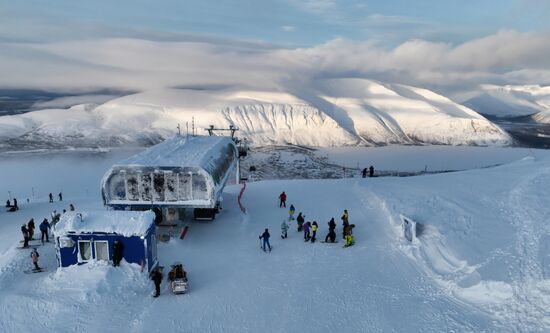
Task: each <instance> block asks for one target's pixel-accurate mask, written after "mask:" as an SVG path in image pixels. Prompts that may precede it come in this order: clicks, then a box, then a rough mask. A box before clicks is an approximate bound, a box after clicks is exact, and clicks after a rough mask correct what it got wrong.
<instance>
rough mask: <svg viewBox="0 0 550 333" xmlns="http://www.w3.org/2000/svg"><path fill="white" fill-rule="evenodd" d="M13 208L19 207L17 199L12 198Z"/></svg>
mask: <svg viewBox="0 0 550 333" xmlns="http://www.w3.org/2000/svg"><path fill="white" fill-rule="evenodd" d="M13 209H15V210H19V207H18V206H17V199H15V198H13Z"/></svg>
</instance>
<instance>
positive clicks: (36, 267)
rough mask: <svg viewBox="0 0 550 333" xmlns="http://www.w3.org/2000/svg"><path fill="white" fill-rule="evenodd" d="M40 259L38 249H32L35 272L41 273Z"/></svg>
mask: <svg viewBox="0 0 550 333" xmlns="http://www.w3.org/2000/svg"><path fill="white" fill-rule="evenodd" d="M38 257H40V255H39V254H38V251H36V247H35V248H33V249H32V252H31V259H32V263H33V264H34V269H33V270H34V271H40V270H42V268H40V267H39V266H38Z"/></svg>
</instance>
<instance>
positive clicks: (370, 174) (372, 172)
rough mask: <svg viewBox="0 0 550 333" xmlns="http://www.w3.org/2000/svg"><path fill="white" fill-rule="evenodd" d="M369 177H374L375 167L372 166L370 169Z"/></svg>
mask: <svg viewBox="0 0 550 333" xmlns="http://www.w3.org/2000/svg"><path fill="white" fill-rule="evenodd" d="M369 177H374V167H373V166H372V165H371V166H370V167H369Z"/></svg>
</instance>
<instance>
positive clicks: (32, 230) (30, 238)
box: [27, 218, 36, 240]
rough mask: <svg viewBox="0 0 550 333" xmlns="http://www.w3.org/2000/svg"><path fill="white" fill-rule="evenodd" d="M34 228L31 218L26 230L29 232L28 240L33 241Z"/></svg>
mask: <svg viewBox="0 0 550 333" xmlns="http://www.w3.org/2000/svg"><path fill="white" fill-rule="evenodd" d="M35 228H36V226H35V225H34V218H31V219H30V220H29V222H28V223H27V229H28V230H29V240H33V239H34V229H35Z"/></svg>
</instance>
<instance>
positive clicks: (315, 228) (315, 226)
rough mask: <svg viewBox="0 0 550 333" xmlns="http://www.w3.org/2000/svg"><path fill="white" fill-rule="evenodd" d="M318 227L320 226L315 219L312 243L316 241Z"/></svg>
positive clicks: (312, 226)
mask: <svg viewBox="0 0 550 333" xmlns="http://www.w3.org/2000/svg"><path fill="white" fill-rule="evenodd" d="M317 228H319V226H318V225H317V221H313V223H312V224H311V242H312V243H315V235H317Z"/></svg>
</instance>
